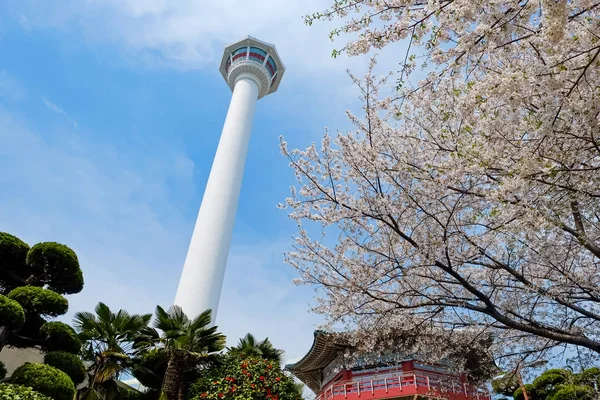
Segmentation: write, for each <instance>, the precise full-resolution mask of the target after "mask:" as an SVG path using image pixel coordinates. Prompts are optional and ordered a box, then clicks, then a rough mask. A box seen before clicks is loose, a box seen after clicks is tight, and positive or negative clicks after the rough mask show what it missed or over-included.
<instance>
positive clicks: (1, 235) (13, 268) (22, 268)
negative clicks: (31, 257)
mask: <svg viewBox="0 0 600 400" xmlns="http://www.w3.org/2000/svg"><path fill="white" fill-rule="evenodd" d="M28 251H29V246H28V245H27V243H25V242H23V241H22V240H21V239H19V238H18V237H16V236H13V235H11V234H9V233H5V232H0V293H3V294H6V293H8V292H9V291H10V290H11V289H13V288H15V287H16V284H15V280H14V277H13V276H14V275H13V274H15V273H16V274H17V275H25V274H28V271H27V269H28V267H27V264H26V263H25V260H26V258H27V252H28Z"/></svg>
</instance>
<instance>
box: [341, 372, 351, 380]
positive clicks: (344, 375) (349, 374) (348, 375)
mask: <svg viewBox="0 0 600 400" xmlns="http://www.w3.org/2000/svg"><path fill="white" fill-rule="evenodd" d="M350 379H352V371H350V370H346V371H344V373H343V377H342V380H344V381H349V380H350Z"/></svg>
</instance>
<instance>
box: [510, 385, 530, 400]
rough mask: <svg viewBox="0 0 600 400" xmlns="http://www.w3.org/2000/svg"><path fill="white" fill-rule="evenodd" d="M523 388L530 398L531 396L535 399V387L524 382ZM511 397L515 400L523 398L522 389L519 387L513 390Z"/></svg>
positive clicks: (522, 399)
mask: <svg viewBox="0 0 600 400" xmlns="http://www.w3.org/2000/svg"><path fill="white" fill-rule="evenodd" d="M525 390H526V391H527V394H528V395H529V398H530V399H531V398H534V399H535V389H534V388H533V385H532V384H530V383H526V384H525ZM513 398H514V399H515V400H525V396H523V390H522V389H521V388H520V387H519V388H518V389H517V390H515V393H514V394H513Z"/></svg>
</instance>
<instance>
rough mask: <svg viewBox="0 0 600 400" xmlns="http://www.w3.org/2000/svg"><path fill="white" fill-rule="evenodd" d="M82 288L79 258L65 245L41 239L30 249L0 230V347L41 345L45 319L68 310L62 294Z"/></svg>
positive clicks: (72, 292)
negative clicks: (41, 331)
mask: <svg viewBox="0 0 600 400" xmlns="http://www.w3.org/2000/svg"><path fill="white" fill-rule="evenodd" d="M82 289H83V274H82V272H81V269H80V267H79V261H78V259H77V255H76V254H75V252H74V251H73V250H71V249H70V248H69V247H67V246H65V245H63V244H60V243H55V242H43V243H38V244H36V245H34V246H33V247H31V248H30V247H29V246H28V245H27V244H26V243H25V242H23V241H22V240H20V239H19V238H17V237H16V236H13V235H11V234H8V233H4V232H0V316H2V317H3V318H1V319H0V321H2V322H0V349H2V347H3V346H5V345H9V346H14V347H19V348H28V347H36V346H42V347H43V341H42V340H40V337H41V336H40V330H41V329H42V327H43V326H44V324H46V323H47V322H48V320H47V319H48V318H53V317H56V316H59V315H63V314H64V313H66V312H67V310H68V306H69V303H68V301H67V299H66V298H64V297H63V295H64V294H74V293H78V292H80V291H81V290H82ZM17 305H18V306H17ZM19 307H20V309H19ZM56 350H62V349H56Z"/></svg>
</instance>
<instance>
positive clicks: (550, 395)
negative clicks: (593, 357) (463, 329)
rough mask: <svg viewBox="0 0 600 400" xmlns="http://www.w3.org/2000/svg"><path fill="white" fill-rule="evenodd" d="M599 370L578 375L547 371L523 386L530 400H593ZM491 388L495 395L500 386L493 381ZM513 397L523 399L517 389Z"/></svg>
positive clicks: (597, 395)
mask: <svg viewBox="0 0 600 400" xmlns="http://www.w3.org/2000/svg"><path fill="white" fill-rule="evenodd" d="M599 383H600V368H595V367H594V368H590V369H587V370H585V371H583V372H581V373H579V374H574V373H573V372H571V371H569V370H566V369H549V370H547V371H544V372H543V373H542V374H541V375H540V376H538V377H537V378H535V379H534V380H533V382H532V383H531V384H527V385H525V388H526V390H527V394H528V395H529V399H530V400H595V399H598V398H600V390H599V389H600V385H599ZM492 387H493V388H494V391H495V392H496V393H502V394H505V395H507V394H508V393H507V392H508V388H507V390H506V392H500V391H499V390H496V389H497V388H498V389H502V387H503V386H502V385H499V383H498V382H495V381H493V382H492ZM513 397H514V399H515V400H521V399H524V397H523V393H522V392H521V389H520V388H518V389H517V390H516V391H515V392H514V394H513Z"/></svg>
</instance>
